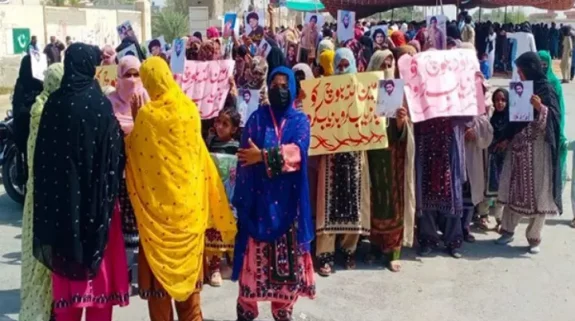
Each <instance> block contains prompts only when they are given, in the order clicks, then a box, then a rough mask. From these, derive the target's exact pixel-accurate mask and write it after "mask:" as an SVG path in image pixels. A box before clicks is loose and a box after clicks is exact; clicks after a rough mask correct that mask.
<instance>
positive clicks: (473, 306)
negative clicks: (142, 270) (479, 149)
mask: <svg viewBox="0 0 575 321" xmlns="http://www.w3.org/2000/svg"><path fill="white" fill-rule="evenodd" d="M492 83H494V84H495V85H500V86H504V85H505V84H506V81H504V80H495V81H494V82H492ZM564 90H565V92H566V94H567V96H566V97H565V98H566V101H567V124H568V125H567V129H566V130H567V136H568V137H569V138H571V139H575V126H573V124H574V123H575V116H574V113H573V112H572V110H573V108H575V85H573V84H571V85H565V87H564ZM571 119H574V122H571V121H570V120H571ZM568 166H571V161H569V165H568ZM569 168H571V167H569ZM570 192H571V190H570V187H569V186H568V187H567V188H566V190H565V193H564V205H565V206H564V208H565V213H564V214H563V216H561V217H557V218H550V219H549V220H548V221H547V224H546V227H545V230H544V236H543V243H542V245H541V248H542V252H541V253H540V254H538V255H530V254H527V252H526V246H527V242H526V240H525V238H524V236H523V235H524V230H525V226H526V224H525V223H523V224H521V226H520V228H519V230H518V231H517V237H516V240H515V241H514V242H513V243H512V244H511V245H510V246H498V245H495V244H494V243H493V240H494V239H496V238H497V235H496V234H495V233H493V232H488V233H485V234H480V233H479V234H475V235H476V236H477V242H476V243H475V244H471V245H470V244H465V245H464V257H463V258H462V259H460V260H455V259H453V258H451V257H449V256H447V255H445V254H443V253H437V255H436V256H435V257H430V258H424V259H422V258H418V257H417V256H416V254H415V251H414V250H409V249H408V250H405V251H404V254H403V260H404V263H403V270H402V272H400V273H392V272H389V271H388V270H384V269H383V268H381V267H379V266H362V265H360V266H359V267H358V269H357V270H354V271H344V270H338V272H337V273H336V274H334V275H332V276H331V277H329V278H321V277H317V298H316V299H315V300H308V299H301V300H300V301H299V302H298V303H297V304H296V308H295V318H296V320H298V321H303V320H306V321H307V320H311V321H320V320H321V321H332V320H333V321H364V320H365V321H392V320H393V321H487V320H488V321H541V320H545V321H551V320H552V321H572V320H575V312H574V310H573V306H574V304H575V282H574V278H575V251H574V248H575V229H572V228H570V227H569V226H568V225H567V224H568V222H569V220H570V219H571V218H572V217H573V213H572V211H571V204H570V198H569V195H570ZM0 194H3V191H0ZM20 217H21V208H20V206H18V205H16V204H14V203H13V202H12V201H11V200H10V199H9V198H8V197H7V196H6V195H0V238H1V241H0V321H8V320H18V311H19V309H20V300H19V295H20V293H19V288H20V256H21V255H20V233H21V229H20V225H21V221H20ZM237 292H238V289H237V284H235V283H231V282H230V281H226V282H225V284H224V286H223V287H221V288H217V289H214V288H210V287H209V286H206V287H205V288H204V291H203V292H202V309H203V314H204V318H206V320H221V321H223V320H225V321H228V320H230V321H231V320H235V319H236V315H235V306H236V304H235V299H236V295H237ZM260 308H261V313H260V318H259V319H258V320H272V318H271V313H270V311H269V304H265V305H264V304H261V305H260ZM113 319H114V321H137V320H149V318H148V313H147V305H146V302H145V301H142V300H140V299H139V298H138V297H137V296H133V297H132V298H131V302H130V305H129V306H128V307H125V308H115V310H114V317H113Z"/></svg>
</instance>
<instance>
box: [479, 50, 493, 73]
mask: <svg viewBox="0 0 575 321" xmlns="http://www.w3.org/2000/svg"><path fill="white" fill-rule="evenodd" d="M479 68H480V69H481V73H482V74H483V77H485V79H489V78H490V76H491V75H490V74H489V56H488V55H487V54H486V53H484V54H483V56H481V61H479Z"/></svg>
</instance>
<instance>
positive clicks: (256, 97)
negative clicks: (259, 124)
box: [238, 89, 260, 127]
mask: <svg viewBox="0 0 575 321" xmlns="http://www.w3.org/2000/svg"><path fill="white" fill-rule="evenodd" d="M259 105H260V91H259V89H252V90H250V89H240V97H239V103H238V113H239V114H240V117H241V121H240V127H244V126H245V124H246V122H247V121H248V119H249V118H250V116H251V115H252V113H253V112H254V111H256V110H257V109H258V107H259Z"/></svg>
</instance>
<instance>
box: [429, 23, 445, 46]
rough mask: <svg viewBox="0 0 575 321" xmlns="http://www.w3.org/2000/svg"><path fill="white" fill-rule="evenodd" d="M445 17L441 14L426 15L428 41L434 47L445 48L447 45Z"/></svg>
mask: <svg viewBox="0 0 575 321" xmlns="http://www.w3.org/2000/svg"><path fill="white" fill-rule="evenodd" d="M446 19H447V18H446V17H445V16H443V15H437V16H429V17H428V20H427V26H428V28H427V37H428V42H429V43H430V45H431V46H432V47H433V48H435V49H445V48H446V47H447V34H446V32H447V31H446V28H447V26H446Z"/></svg>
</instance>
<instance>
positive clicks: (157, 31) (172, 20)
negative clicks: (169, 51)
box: [152, 7, 188, 43]
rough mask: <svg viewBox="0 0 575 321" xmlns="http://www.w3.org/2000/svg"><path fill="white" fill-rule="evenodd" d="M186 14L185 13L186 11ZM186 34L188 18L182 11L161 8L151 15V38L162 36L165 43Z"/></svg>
mask: <svg viewBox="0 0 575 321" xmlns="http://www.w3.org/2000/svg"><path fill="white" fill-rule="evenodd" d="M186 13H187V11H186ZM187 33H188V16H187V14H184V13H183V12H182V11H175V10H173V9H172V8H169V7H167V8H163V9H162V10H160V11H158V12H154V13H153V14H152V37H154V38H155V37H159V36H161V35H164V39H165V40H166V42H167V43H171V42H172V41H173V40H174V39H175V38H178V37H182V36H183V35H186V34H187Z"/></svg>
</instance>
